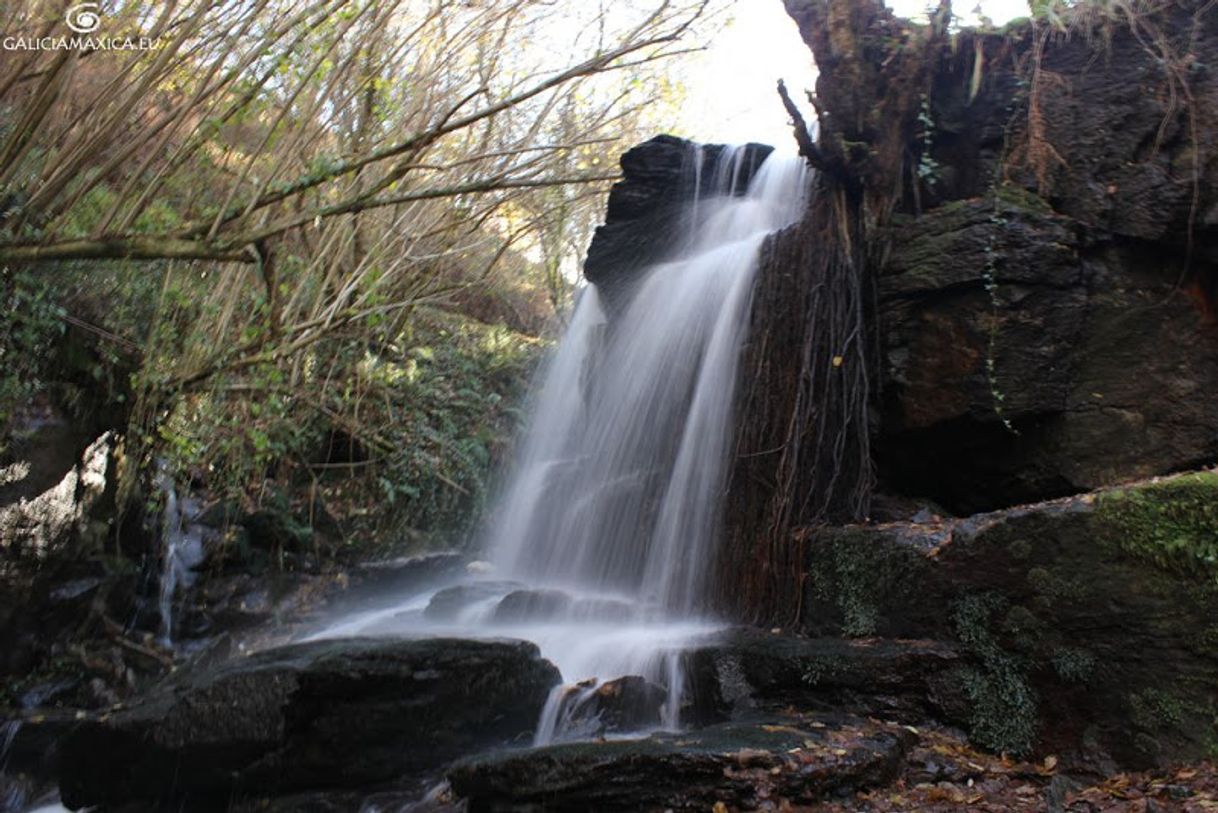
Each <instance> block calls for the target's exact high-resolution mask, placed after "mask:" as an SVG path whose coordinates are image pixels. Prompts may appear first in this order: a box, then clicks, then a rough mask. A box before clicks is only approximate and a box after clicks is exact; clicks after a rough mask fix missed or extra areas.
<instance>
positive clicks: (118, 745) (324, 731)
mask: <svg viewBox="0 0 1218 813" xmlns="http://www.w3.org/2000/svg"><path fill="white" fill-rule="evenodd" d="M558 681H559V674H558V670H557V669H555V668H554V667H553V666H552V665H551V664H550V663H548V662H546V661H544V660H542V659H541V658H540V657H539V655H538V651H537V647H536V646H534V645H533V644H529V643H524V642H506V641H505V642H478V641H466V640H457V639H428V640H418V641H383V640H373V639H349V640H336V641H319V642H313V643H307V644H298V645H294V646H289V647H284V648H282V649H276V650H269V651H264V652H261V653H258V654H255V655H253V656H250V657H248V658H244V659H240V660H235V661H230V662H229V663H226V664H224V665H222V666H220V667H218V668H216V669H212V670H205V671H201V672H197V673H188V674H179V675H175V676H174V677H172V678H171V679H170V680H169V681H168V682H166V683H165V684H164V685H162V686H161V687H159V688H158V689H157V690H155V691H154V692H153V693H151V694H150V695H149V696H147V697H146V698H145V699H143V700H142V701H140V702H139V703H138V704H137V705H134V706H132V707H130V708H125V709H120V710H118V711H115V712H113V713H108V714H103V715H100V716H96V717H93V718H90V719H89V720H87V721H85V722H83V723H82V724H81V725H80V727H79V728H77V729H76V730H75V731H73V733H72V734H71V735H70V736H69V737H68V738H67V739H66V740H65V742H64V743H63V750H62V753H63V759H62V762H61V767H62V774H61V777H60V786H61V791H62V793H63V797H64V800H65V802H66V803H67V804H69V805H70V806H81V805H90V804H102V803H105V804H110V803H119V802H128V801H133V800H144V801H145V802H147V803H151V802H153V801H160V802H164V801H165V800H167V799H169V798H171V797H188V798H191V799H194V800H195V801H196V802H199V800H207V799H210V800H212V801H213V802H214V801H215V800H217V799H225V800H227V799H229V798H231V797H239V796H242V795H253V794H275V793H282V792H285V791H292V790H297V789H305V788H313V789H316V788H350V787H359V786H366V785H371V784H374V783H377V782H383V781H388V780H391V779H393V780H396V779H400V778H402V777H404V776H410V775H412V774H421V773H423V772H426V771H429V770H434V769H436V768H439V767H440V766H442V765H443V764H445V763H446V762H448V761H450V760H452V759H455V758H457V757H459V756H462V755H465V754H468V753H470V752H471V751H474V750H478V749H481V748H486V747H489V746H493V745H495V744H502V743H506V742H509V741H511V740H513V739H514V738H517V737H521V736H524V737H527V736H529V735H530V734H531V733H532V729H533V726H534V725H535V723H536V720H537V717H538V715H539V714H540V711H541V708H542V705H543V704H544V702H545V700H546V697H547V696H548V693H549V690H550V688H551V687H552V686H554V685H556V684H557V683H558Z"/></svg>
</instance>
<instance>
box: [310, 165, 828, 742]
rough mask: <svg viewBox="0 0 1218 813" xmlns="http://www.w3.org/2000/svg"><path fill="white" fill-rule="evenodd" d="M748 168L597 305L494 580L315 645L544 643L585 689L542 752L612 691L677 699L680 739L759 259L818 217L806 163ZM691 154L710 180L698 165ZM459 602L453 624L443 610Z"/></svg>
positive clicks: (567, 362)
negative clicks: (436, 637)
mask: <svg viewBox="0 0 1218 813" xmlns="http://www.w3.org/2000/svg"><path fill="white" fill-rule="evenodd" d="M744 155H745V152H744V151H743V150H740V149H728V150H724V152H723V154H722V157H721V158H720V160H719V162H718V165H717V167H716V169H715V171H714V173H713V177H709V178H702V177H697V176H695V178H694V179H693V183H694V188H695V189H697V190H701V194H699V195H697V196H696V197H695V198H694V200H693V201H692V202H691V203H690V205H689V206H688V208H687V212H686V220H687V222H688V224H689V225H688V228H689V232H688V235H687V238H686V240H685V241H684V245H683V246H681V248H680V250H679V251H678V252H677V253H676V254H675V256H673V257H672V258H671V259H669V260H668V261H666V262H662V263H658V264H656V265H655V266H653V267H652V268H650V269H648V270H647V271H646V272H645V273H644V274H643V275H642V276H641V277H640V278H639V280H638V282H637V283H636V284H635V286H634V290H633V291H632V292H630V293H629V294H628V295H627V296H625V297H624V298H620V299H615V302H614V307H615V311H614V313H613V317H612V319H609V318H607V315H606V311H605V303H603V302H602V298H601V296H600V293H599V292H598V291H597V289H596V288H595V286H589V287H588V288H587V289H585V290H584V291H583V293H582V295H581V296H580V298H579V303H578V305H577V307H576V310H575V313H574V314H573V316H572V319H571V323H570V326H569V328H568V330H567V333H566V336H565V337H564V338H563V340H562V341H561V342H560V344H559V346H558V348H557V349H556V351H555V353H554V354H553V356H552V357H551V358H550V360H549V361H548V363H547V365H546V367H545V369H544V371H543V376H542V383H541V387H540V388H539V390H538V392H537V394H536V396H535V402H534V404H533V410H532V418H531V421H530V426H529V428H528V430H527V432H526V435H525V437H524V439H523V442H522V446H521V449H520V453H519V456H518V459H517V462H516V466H515V469H514V471H513V473H512V475H511V477H510V479H509V481H508V485H507V488H506V489H505V490H504V492H503V494H502V497H501V498H500V500H499V501H498V506H497V509H496V510H495V511H494V512H492V514H491V515H490V518H489V522H488V523H487V525H488V528H490V531H489V532H488V538H487V540H486V550H487V555H488V557H489V559H490V560H491V563H492V564H493V568H492V570H491V573H489V574H487V575H485V576H484V577H483V578H481V580H479V581H477V582H474V583H467V584H464V585H460V586H457V587H450V588H448V589H447V590H444V591H440V592H438V593H436V594H435V595H434V596H419V597H416V598H415V599H413V601H412V602H408V603H407V604H403V605H399V606H397V607H393V608H388V609H382V610H380V611H377V612H370V613H368V614H366V615H364V616H361V617H357V618H354V619H349V620H347V621H346V622H344V623H341V624H339V625H337V626H335V627H332V628H330V629H328V630H326V631H324V632H323V633H321V634H320V635H319V636H317V637H321V636H326V637H328V636H333V635H338V634H352V633H364V634H368V633H401V632H404V631H415V632H434V633H442V634H459V635H464V636H467V637H468V636H471V635H479V634H481V635H487V634H495V635H509V636H513V637H519V638H524V639H526V640H531V641H534V642H535V643H537V644H538V646H539V647H540V649H541V652H542V655H543V656H545V657H547V658H549V659H550V660H551V661H553V662H554V663H555V665H556V666H558V668H559V669H560V670H561V672H562V674H563V677H564V679H565V680H567V681H569V682H570V683H572V684H575V683H577V682H578V685H575V686H570V685H568V686H567V687H560V688H558V689H556V690H555V692H554V693H553V694H552V696H551V698H550V700H549V702H548V703H547V705H546V709H545V711H544V712H543V716H542V719H541V721H540V722H539V725H538V730H537V736H536V742H537V743H538V744H542V743H546V742H550V741H552V740H554V739H563V738H569V737H578V736H580V735H581V734H586V733H589V732H588V731H586V730H585V729H586V726H587V723H588V722H589V721H588V720H586V719H581V717H580V714H579V711H580V708H581V707H582V706H583V705H584V704H585V701H587V700H588V698H589V697H590V694H591V692H593V691H594V690H595V688H596V686H597V685H598V682H599V681H603V680H607V679H612V678H617V677H621V676H628V675H637V676H642V677H644V678H646V679H647V680H649V681H651V682H652V683H655V684H659V685H660V686H662V687H664V689H666V690H667V700H666V701H665V703H664V705H663V709H662V719H661V720H659V721H658V723H659V724H660V725H661V727H664V728H675V727H677V725H678V723H679V718H680V711H681V699H682V698H681V695H682V691H683V684H684V678H683V676H682V674H681V657H680V651H681V649H682V646H683V645H684V643H685V642H687V641H689V640H690V639H691V638H693V637H695V636H698V635H701V634H705V633H706V632H709V631H711V630H713V629H715V628H716V626H717V625H716V624H715V623H714V622H713V621H712V620H710V619H708V618H706V617H705V616H704V615H702V614H701V613H700V608H701V607H702V606H704V604H705V602H704V596H703V591H704V585H705V578H706V576H707V570H708V566H709V565H710V564H711V562H712V561H713V560H714V556H715V545H716V542H717V537H718V530H719V521H720V493H721V491H722V488H723V485H724V479H725V466H726V462H727V459H728V456H729V443H730V439H731V422H732V421H731V419H732V406H733V399H734V396H735V389H736V387H735V382H736V374H737V358H738V356H739V353H740V347H741V343H742V341H743V340H744V334H745V329H746V323H747V319H748V310H749V308H748V305H749V297H750V292H751V290H752V284H753V276H754V271H755V268H756V265H757V260H758V254H759V251H760V247H761V244H762V242H763V241H764V239H765V238H766V236H767V235H768V234H770V233H771V232H773V231H775V230H777V229H780V228H782V227H784V226H786V225H789V224H790V223H792V222H793V221H794V220H795V219H796V218H797V217H798V215H799V214H800V212H802V211H803V207H804V204H805V195H806V193H807V190H808V188H809V185H810V184H809V178H808V176H807V171H806V168H805V165H804V162H803V161H802V160H801V159H798V158H795V157H791V158H786V157H781V156H775V155H771V156H770V157H769V158H767V159H766V160H765V161H764V163H763V164H762V165H761V167H760V168H759V169H758V170H757V172H756V174H755V175H754V177H753V179H752V181H751V182H750V184H749V186H748V189H747V191H746V193H745V194H744V195H736V194H732V193H733V191H735V190H738V189H739V184H738V173H739V172H740V171H741V159H742V157H743V156H744ZM691 157H692V158H693V160H692V161H691V164H692V166H694V167H696V168H698V169H699V170H700V168H701V164H702V157H701V155H700V154H699V155H695V156H691ZM454 600H455V601H456V602H457V603H458V604H459V605H460V606H459V607H458V608H457V609H456V610H455V611H453V612H449V613H447V614H445V613H442V612H440V610H441V609H443V607H444V606H447V604H448V603H451V602H452V601H454ZM438 605H439V606H438ZM593 722H595V721H593Z"/></svg>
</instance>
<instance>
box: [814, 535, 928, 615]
mask: <svg viewBox="0 0 1218 813" xmlns="http://www.w3.org/2000/svg"><path fill="white" fill-rule="evenodd" d="M817 545H818V548H817V550H816V551H815V554H814V555H813V556H812V557H811V560H810V566H809V571H808V590H809V594H810V596H811V597H812V598H813V599H814V600H815V601H818V602H823V603H825V604H827V605H829V606H831V607H833V608H834V610H835V611H836V613H837V614H838V615H839V619H838V620H839V623H840V632H841V634H842V635H845V636H846V637H850V638H861V637H866V636H870V635H876V634H877V633H881V632H883V631H884V630H883V629H882V627H883V624H884V621H885V619H886V618H888V617H889V616H890V615H891V613H889V612H886V610H887V609H888V608H890V607H892V606H894V602H898V601H900V600H901V599H902V598H905V597H908V596H909V595H910V594H911V591H912V590H913V589H915V587H916V580H917V575H916V574H917V573H918V572H919V568H918V565H919V564H921V561H922V560H921V557H920V556H919V555H918V554H917V553H914V552H912V551H909V550H907V549H904V548H901V547H900V546H899V545H897V544H893V543H888V542H885V541H878V540H877V539H876V538H875V536H873V535H870V534H867V533H865V532H852V531H850V530H846V531H844V532H842V533H840V534H836V535H832V536H829V535H826V536H825V537H823V538H821V539H818V540H817Z"/></svg>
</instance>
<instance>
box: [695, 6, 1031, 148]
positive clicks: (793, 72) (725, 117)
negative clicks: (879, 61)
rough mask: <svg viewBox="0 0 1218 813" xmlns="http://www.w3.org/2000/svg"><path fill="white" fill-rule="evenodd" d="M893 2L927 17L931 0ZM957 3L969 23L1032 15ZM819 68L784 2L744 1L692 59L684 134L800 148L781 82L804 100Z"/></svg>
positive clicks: (1014, 8) (898, 8) (999, 21)
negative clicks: (793, 135)
mask: <svg viewBox="0 0 1218 813" xmlns="http://www.w3.org/2000/svg"><path fill="white" fill-rule="evenodd" d="M888 6H889V7H890V8H892V9H893V10H894V11H895V12H896V13H897V14H900V15H902V16H904V17H909V18H911V19H925V16H926V9H927V2H926V0H888ZM955 7H956V13H957V14H958V15H959V16H960V18H961V19H960V22H961V23H962V24H964V25H972V24H975V23H976V22H978V15H977V14H975V13H974V9H980V13H981V15H983V16H985V17H988V18H990V19H991V20H992V21H993V22H994V23H996V24H999V25H1001V24H1002V23H1005V22H1007V21H1008V20H1011V19H1013V18H1015V17H1021V16H1026V15H1027V13H1028V6H1027V2H1026V0H982V2H980V3H976V2H975V0H956V3H955ZM814 70H815V68H814V67H813V64H812V57H811V53H810V52H809V51H808V47H807V46H806V45H804V43H803V41H802V40H801V39H800V38H799V32H798V31H797V30H796V28H795V23H794V22H792V21H791V18H790V17H788V16H787V14H786V12H785V11H784V10H783V7H782V2H781V0H739V2H738V3H737V4H736V6H735V8H734V9H733V11H732V20H731V22H730V23H729V24H728V25H727V27H726V28H725V29H724V30H723V31H721V32H719V33H718V34H717V35H716V36H715V37H714V39H713V40H712V41H711V43H710V46H709V48H708V49H707V50H706V52H705V53H704V54H702V55H701V57H699V58H697V59H694V60H691V64H690V66H689V68H688V74H687V78H686V88H687V93H688V98H687V100H686V104H685V105H684V108H683V109H684V115H683V116H682V120H681V121H680V122H679V124H678V125H677V126H676V129H677V131H678V134H679V135H683V136H687V137H689V138H693V139H695V140H698V141H713V142H731V143H741V142H746V141H761V142H764V143H768V144H774V145H776V146H779V147H780V148H782V149H789V150H792V151H793V150H794V149H795V145H794V142H793V141H792V139H791V134H790V128H789V127H787V126H786V114H785V113H784V112H783V109H782V104H781V102H780V101H779V99H778V94H777V93H776V92H775V90H774V86H775V83H776V82H777V80H778V78H779V77H782V78H783V79H785V80H786V82H787V84H788V85H789V86H790V87H791V89H792V91H793V93H792V95H793V96H794V97H795V98H796V99H797V100H798V99H801V98H802V95H803V94H802V93H801V91H802V89H803V88H805V87H811V86H812V83H813V81H814ZM807 115H808V117H809V118H811V115H812V114H811V112H810V111H809V112H808V113H807Z"/></svg>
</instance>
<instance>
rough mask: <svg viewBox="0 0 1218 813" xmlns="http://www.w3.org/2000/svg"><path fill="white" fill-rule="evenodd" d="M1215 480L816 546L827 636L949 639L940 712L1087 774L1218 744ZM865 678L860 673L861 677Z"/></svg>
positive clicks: (989, 742) (832, 537) (1003, 746)
mask: <svg viewBox="0 0 1218 813" xmlns="http://www.w3.org/2000/svg"><path fill="white" fill-rule="evenodd" d="M1216 540H1218V473H1215V472H1208V473H1201V474H1189V475H1182V476H1178V477H1174V478H1169V479H1165V480H1160V481H1153V482H1149V483H1144V484H1141V485H1137V486H1132V487H1127V488H1121V489H1114V490H1108V491H1101V492H1098V493H1096V494H1094V495H1087V496H1083V497H1073V498H1067V499H1063V500H1058V501H1054V502H1047V503H1041V504H1036V505H1030V506H1024V507H1021V508H1014V509H1009V510H1005V511H999V512H995V513H991V514H981V515H978V516H975V517H972V518H970V519H967V520H939V521H930V522H926V523H921V524H918V523H888V524H884V525H877V526H854V527H845V528H827V529H822V530H820V531H817V532H815V533H813V534H810V535H809V536H808V538H807V540H806V542H805V545H806V556H807V559H806V567H807V571H808V579H807V588H806V593H805V596H804V600H803V624H804V626H805V627H806V628H808V629H809V630H810V631H812V632H814V633H815V634H819V635H855V636H871V635H877V634H879V635H892V636H920V637H928V638H937V639H941V640H954V641H955V642H956V643H955V644H954V646H955V647H956V649H957V650H958V652H959V658H958V660H956V661H955V662H946V661H945V662H944V664H943V665H944V666H945V667H946V668H945V669H944V670H940V671H939V672H938V674H937V675H935V676H933V677H932V679H931V680H929V681H928V684H927V696H928V698H929V699H930V700H931V701H932V705H935V706H937V707H938V708H937V709H935V710H933V714H934V716H937V717H939V718H940V719H947V720H950V721H954V722H957V723H959V724H961V725H964V726H965V727H966V728H967V729H968V730H969V732H970V735H971V737H972V738H973V740H974V741H975V742H977V743H979V744H981V745H982V746H984V747H987V748H990V749H993V750H995V751H998V750H1004V751H1009V752H1027V751H1029V750H1035V751H1039V752H1043V753H1054V754H1057V755H1060V756H1061V757H1062V758H1063V759H1069V760H1071V761H1074V762H1076V763H1079V764H1083V765H1088V766H1089V767H1092V768H1104V767H1110V766H1111V762H1110V761H1109V760H1115V761H1116V762H1118V763H1121V764H1133V765H1145V764H1150V763H1155V764H1164V763H1168V762H1171V761H1174V760H1186V759H1197V758H1203V757H1204V756H1205V755H1207V754H1208V753H1211V752H1212V749H1213V747H1214V744H1215V743H1216V742H1218V725H1215V722H1214V720H1215V716H1214V712H1215V710H1216V709H1218V628H1215V626H1214V619H1215V618H1218V588H1216V587H1215V584H1218V571H1216V570H1215V564H1214V563H1215V560H1216V557H1215V553H1216V548H1215V545H1218V542H1216ZM855 680H865V678H862V677H858V678H856V677H851V678H850V681H851V682H853V681H855Z"/></svg>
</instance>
